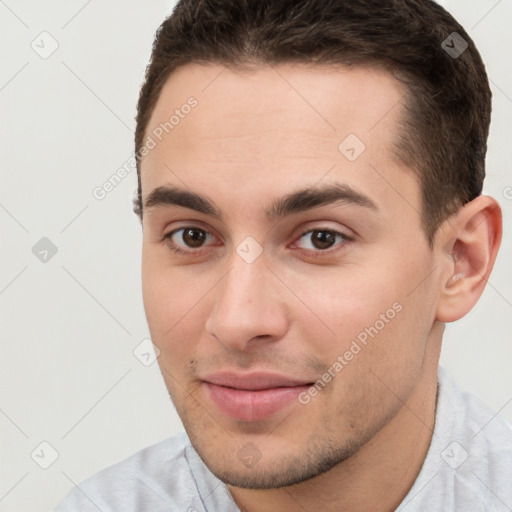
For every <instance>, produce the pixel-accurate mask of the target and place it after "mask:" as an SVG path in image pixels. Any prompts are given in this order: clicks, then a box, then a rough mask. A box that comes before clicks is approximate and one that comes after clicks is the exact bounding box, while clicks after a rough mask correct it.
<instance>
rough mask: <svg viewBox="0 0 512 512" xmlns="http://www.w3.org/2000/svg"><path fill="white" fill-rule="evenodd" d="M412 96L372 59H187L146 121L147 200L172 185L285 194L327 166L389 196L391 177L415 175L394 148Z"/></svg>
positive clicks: (226, 194) (223, 191) (319, 174)
mask: <svg viewBox="0 0 512 512" xmlns="http://www.w3.org/2000/svg"><path fill="white" fill-rule="evenodd" d="M191 98H193V100H192V102H191ZM404 98H405V94H404V90H403V88H402V86H401V84H400V83H399V82H398V81H396V80H395V79H394V78H393V77H392V76H391V75H390V74H388V73H387V72H386V71H384V70H383V69H379V68H375V67H369V66H365V67H362V66H355V67H350V68H348V67H345V66H340V65H336V66H334V65H333V66H326V65H322V66H320V65H306V64H280V65H278V66H270V65H257V66H256V65H255V66H253V67H252V68H250V69H248V68H244V69H240V68H235V69H230V68H226V67H224V66H222V65H220V64H208V65H199V64H187V65H185V66H182V67H180V68H178V69H177V70H175V71H174V72H173V73H172V74H171V75H170V77H169V79H168V80H167V82H166V83H165V85H164V87H163V89H162V91H161V93H160V96H159V98H158V101H157V103H156V106H155V108H154V111H153V113H152V116H151V118H150V121H149V123H148V126H147V128H146V137H151V138H153V139H154V142H155V144H156V145H155V147H154V149H152V150H151V151H150V152H149V154H148V155H147V156H145V157H144V158H143V160H142V165H141V170H142V172H141V181H142V192H143V197H144V196H146V195H147V194H148V193H149V192H150V191H151V190H152V189H154V188H156V187H158V186H161V185H163V184H166V183H175V184H180V185H185V186H187V188H193V189H194V190H197V191H201V192H208V191H216V192H218V194H219V196H222V197H224V198H226V199H227V198H229V197H230V194H231V195H233V193H234V192H235V190H234V189H233V187H236V193H237V196H238V197H239V198H240V197H243V193H244V191H246V192H247V194H249V193H250V192H251V191H252V192H253V194H254V192H258V191H259V192H261V193H262V194H267V195H268V193H270V192H271V191H272V192H275V193H276V194H278V193H285V192H286V191H289V190H291V189H295V188H297V184H304V185H308V184H309V185H313V184H314V183H316V182H318V180H321V179H322V177H323V176H325V175H326V174H327V173H328V174H330V176H331V177H332V178H336V179H339V178H342V181H344V182H347V183H349V184H350V185H355V186H356V187H358V188H361V187H360V186H359V185H363V186H368V185H369V184H370V182H373V188H374V189H375V190H374V192H375V193H379V189H380V191H382V192H386V193H388V194H389V188H390V183H389V181H391V182H393V180H395V181H396V180H405V181H411V180H413V181H414V178H413V174H412V173H411V172H408V173H406V174H404V173H403V169H400V163H399V162H398V161H397V160H396V158H395V157H394V154H393V151H392V147H393V141H394V139H395V137H396V135H397V132H398V126H399V115H400V113H401V112H402V109H403V106H402V102H403V100H404ZM187 104H194V106H193V107H192V108H189V107H188V106H187V107H186V108H184V107H183V106H184V105H187ZM172 116H174V118H173V119H172V120H171V118H172ZM170 120H171V123H170V122H169V121H170ZM155 134H156V135H155ZM354 156H355V157H356V158H354ZM382 172H385V173H386V175H387V178H388V183H386V180H384V181H383V180H382V178H379V177H378V175H379V174H381V173H382ZM393 173H394V175H395V176H392V174H393ZM180 181H181V183H180ZM365 181H366V185H365V184H364V182H365ZM406 185H407V184H406ZM414 185H416V183H414ZM397 186H398V185H397ZM370 188H372V187H370ZM199 189H200V190H199ZM370 192H371V191H370ZM415 192H417V191H415ZM410 199H411V201H415V200H416V199H417V198H412V197H411V198H410Z"/></svg>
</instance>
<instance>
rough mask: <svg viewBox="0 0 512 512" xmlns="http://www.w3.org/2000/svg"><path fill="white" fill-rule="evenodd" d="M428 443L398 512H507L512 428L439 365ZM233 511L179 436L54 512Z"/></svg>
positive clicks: (91, 482)
mask: <svg viewBox="0 0 512 512" xmlns="http://www.w3.org/2000/svg"><path fill="white" fill-rule="evenodd" d="M438 382H439V395H438V401H437V407H436V419H435V426H434V433H433V436H432V441H431V444H430V447H429V450H428V453H427V456H426V458H425V461H424V463H423V467H422V469H421V471H420V474H419V475H418V477H417V479H416V481H415V482H414V484H413V486H412V487H411V489H410V490H409V492H408V494H407V496H406V497H405V498H404V500H403V501H402V503H401V504H400V506H399V507H398V508H397V509H396V510H397V511H400V512H418V511H428V512H438V511H439V512H445V511H463V512H477V511H478V512H480V511H482V512H484V511H486V512H489V511H500V512H501V511H508V512H511V511H512V426H511V425H510V424H509V423H507V422H506V421H505V420H504V419H503V418H501V417H500V416H498V414H497V413H495V412H494V411H492V410H491V409H490V408H489V407H488V406H487V405H485V404H484V403H482V402H481V401H480V400H479V399H478V398H476V397H475V396H474V395H471V394H470V393H467V392H464V391H462V390H461V389H460V388H459V387H458V386H457V384H455V382H454V381H453V380H452V379H451V378H450V377H449V375H448V374H447V373H446V370H445V369H444V368H443V367H441V366H439V372H438ZM98 510H99V511H102V512H135V511H137V512H146V511H147V512H159V511H166V512H174V511H180V512H240V511H239V508H238V507H237V505H236V504H235V502H234V501H233V499H232V498H231V495H230V493H229V491H228V488H227V486H226V485H225V484H224V483H223V482H221V481H220V480H219V479H218V478H217V477H215V476H214V475H213V474H212V473H211V472H210V471H209V470H208V468H207V467H206V465H205V464H204V463H203V461H202V460H201V458H200V457H199V455H198V454H197V452H196V451H195V450H194V448H193V447H192V445H191V444H190V440H189V438H188V436H187V434H186V433H185V432H181V433H179V434H177V435H175V436H173V437H170V438H168V439H165V440H163V441H161V442H159V443H157V444H155V445H153V446H149V447H147V448H144V449H143V450H140V451H139V452H137V453H135V454H134V455H132V456H131V457H129V458H127V459H125V460H124V461H122V462H119V463H117V464H114V465H113V466H110V467H108V468H106V469H103V470H102V471H100V472H99V473H97V474H95V475H94V476H92V477H90V478H89V479H87V480H85V481H84V482H83V483H81V484H79V485H78V486H76V487H75V488H74V489H72V490H71V492H70V493H69V494H68V495H67V496H66V498H65V499H64V500H63V501H62V502H61V503H60V504H59V505H58V506H57V508H55V509H54V512H98Z"/></svg>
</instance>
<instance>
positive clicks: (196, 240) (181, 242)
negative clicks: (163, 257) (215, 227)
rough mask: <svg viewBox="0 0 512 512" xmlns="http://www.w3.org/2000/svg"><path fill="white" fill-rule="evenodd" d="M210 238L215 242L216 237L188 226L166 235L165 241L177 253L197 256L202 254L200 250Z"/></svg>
mask: <svg viewBox="0 0 512 512" xmlns="http://www.w3.org/2000/svg"><path fill="white" fill-rule="evenodd" d="M209 238H210V239H212V240H213V238H214V237H213V235H211V234H210V233H209V232H208V231H205V230H204V229H199V228H196V227H193V226H188V227H185V228H180V229H175V230H174V231H171V232H170V233H167V234H166V235H164V237H163V241H165V242H166V244H167V245H168V246H169V248H170V249H171V250H172V251H173V252H175V253H179V254H189V255H196V254H198V253H199V252H202V251H200V249H202V248H203V246H204V245H205V241H207V240H208V239H209Z"/></svg>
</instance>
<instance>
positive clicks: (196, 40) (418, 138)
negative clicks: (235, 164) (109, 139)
mask: <svg viewBox="0 0 512 512" xmlns="http://www.w3.org/2000/svg"><path fill="white" fill-rule="evenodd" d="M454 32H456V34H455V35H454V34H453V33H454ZM455 42H457V44H458V47H456V46H455ZM466 45H467V48H466ZM450 48H452V49H453V48H455V49H456V50H458V53H460V52H461V51H462V53H460V55H457V53H455V54H454V53H453V52H451V54H450V52H449V49H450ZM286 62H300V63H312V64H313V63H319V64H335V63H336V64H344V65H348V66H350V65H357V64H373V65H379V66H384V67H385V68H386V69H387V70H389V72H390V73H391V74H392V75H393V76H395V78H397V79H398V80H400V81H401V82H402V83H403V84H404V85H405V89H406V91H407V93H406V101H405V105H404V109H403V113H404V115H403V118H402V119H401V121H400V124H401V130H400V133H399V134H398V138H397V140H396V141H395V146H394V153H395V155H396V156H397V157H398V159H399V160H400V161H401V162H403V163H404V164H405V165H407V166H409V167H410V168H411V169H412V170H413V172H415V173H417V174H418V176H419V180H420V183H421V191H422V211H421V215H422V222H423V225H424V229H425V232H426V235H427V238H428V240H429V242H430V244H432V242H433V238H434V235H435V233H436V231H437V228H438V227H439V225H440V224H441V222H442V221H443V220H445V219H446V218H447V217H448V216H449V215H451V214H452V213H454V212H456V211H457V209H458V208H459V207H460V206H461V205H463V204H465V203H467V202H469V201H471V200H472V199H474V198H475V197H477V196H478V195H480V194H481V192H482V186H483V180H484V177H485V154H486V151H487V136H488V133H489V124H490V117H491V90H490V87H489V82H488V79H487V74H486V71H485V67H484V64H483V62H482V59H481V57H480V54H479V52H478V50H477V49H476V47H475V45H474V43H473V41H472V40H471V38H470V37H469V35H468V34H467V33H466V31H465V30H464V29H463V28H462V26H461V25H460V24H459V23H458V22H457V21H456V20H455V19H454V18H453V17H452V16H451V15H450V14H449V13H448V12H447V11H446V10H445V9H443V8H442V7H441V6H439V5H438V4H436V3H435V2H433V1H431V0H180V1H179V2H178V3H177V5H176V6H175V8H174V10H173V12H172V14H171V15H170V16H169V17H168V18H167V19H166V20H165V21H164V22H163V23H162V25H161V26H160V27H159V28H158V30H157V33H156V36H155V41H154V44H153V51H152V55H151V60H150V62H149V64H148V67H147V69H146V75H145V81H144V84H143V85H142V88H141V91H140V96H139V101H138V104H137V117H136V123H137V126H136V131H135V154H136V159H137V175H138V194H137V199H136V205H135V211H136V212H137V213H138V214H139V215H140V217H141V218H142V194H141V180H140V160H141V158H140V155H139V151H140V149H141V147H142V145H143V140H144V136H145V130H146V128H147V124H148V121H149V118H150V116H151V114H152V112H153V109H154V107H155V105H156V102H157V100H158V97H159V94H160V92H161V90H162V87H163V85H164V83H165V82H166V80H167V79H168V77H169V75H170V74H171V73H172V71H174V70H175V69H176V68H178V67H179V66H182V65H184V64H187V63H220V64H224V65H225V66H228V67H237V66H242V67H243V66H244V65H245V64H248V63H261V64H279V63H286Z"/></svg>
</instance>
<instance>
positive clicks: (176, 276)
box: [142, 257, 216, 365]
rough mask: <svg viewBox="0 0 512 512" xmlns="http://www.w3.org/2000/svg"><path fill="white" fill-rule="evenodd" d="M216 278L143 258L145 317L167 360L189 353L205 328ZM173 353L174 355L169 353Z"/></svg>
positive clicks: (176, 359) (180, 359) (181, 360)
mask: <svg viewBox="0 0 512 512" xmlns="http://www.w3.org/2000/svg"><path fill="white" fill-rule="evenodd" d="M215 282H216V281H215V280H212V279H209V278H208V277H207V276H206V274H205V276H204V278H201V274H193V273H192V272H191V271H190V269H188V270H187V269H185V267H182V268H181V269H180V268H178V267H172V268H170V267H166V266H165V265H162V262H161V261H160V262H159V263H158V262H156V261H152V259H151V258H149V257H148V258H146V259H143V269H142V292H143V301H144V309H145V313H146V319H147V322H148V326H149V329H150V332H151V337H152V340H153V343H155V345H157V346H158V348H159V349H160V351H161V358H163V359H164V360H166V361H167V363H171V362H173V363H174V362H177V361H180V364H181V365H182V364H183V360H184V359H186V358H187V357H189V356H190V353H191V352H192V349H193V345H194V340H199V339H200V337H201V331H202V329H203V328H204V324H205V321H206V318H204V315H205V314H206V312H205V309H204V308H205V305H206V300H205V299H206V296H207V294H208V292H209V290H210V289H211V288H212V286H214V284H215ZM171 354H172V358H171V357H170V355H171Z"/></svg>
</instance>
